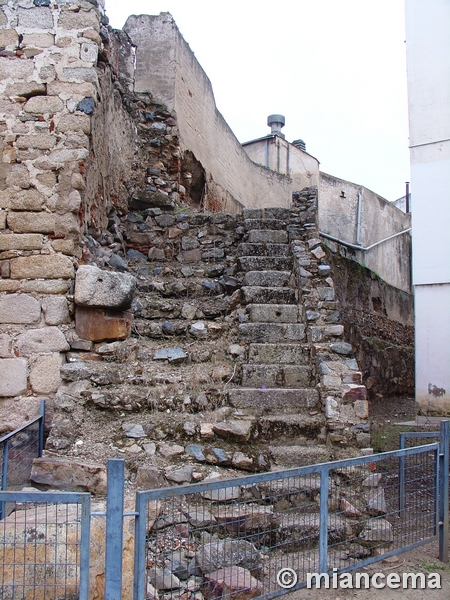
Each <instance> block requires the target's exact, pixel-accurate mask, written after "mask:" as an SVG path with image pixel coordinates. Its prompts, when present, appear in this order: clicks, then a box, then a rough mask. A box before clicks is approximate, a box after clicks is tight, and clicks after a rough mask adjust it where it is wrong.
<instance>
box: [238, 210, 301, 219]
mask: <svg viewBox="0 0 450 600" xmlns="http://www.w3.org/2000/svg"><path fill="white" fill-rule="evenodd" d="M242 216H243V217H244V219H268V218H272V219H286V220H287V221H289V219H290V218H291V211H290V210H289V208H281V207H277V206H273V207H270V208H244V209H243V211H242Z"/></svg>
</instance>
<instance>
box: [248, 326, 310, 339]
mask: <svg viewBox="0 0 450 600" xmlns="http://www.w3.org/2000/svg"><path fill="white" fill-rule="evenodd" d="M239 333H240V336H241V338H242V340H244V341H248V342H268V343H276V342H283V341H285V342H301V341H302V340H304V339H305V325H303V323H241V324H240V325H239Z"/></svg>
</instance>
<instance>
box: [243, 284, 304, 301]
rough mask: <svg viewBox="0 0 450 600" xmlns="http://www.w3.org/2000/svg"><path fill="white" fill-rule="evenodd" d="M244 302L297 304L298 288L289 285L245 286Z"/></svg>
mask: <svg viewBox="0 0 450 600" xmlns="http://www.w3.org/2000/svg"><path fill="white" fill-rule="evenodd" d="M241 293H242V302H243V303H244V304H296V303H297V299H298V294H297V290H294V289H292V288H288V287H283V288H282V287H263V286H243V287H242V288H241Z"/></svg>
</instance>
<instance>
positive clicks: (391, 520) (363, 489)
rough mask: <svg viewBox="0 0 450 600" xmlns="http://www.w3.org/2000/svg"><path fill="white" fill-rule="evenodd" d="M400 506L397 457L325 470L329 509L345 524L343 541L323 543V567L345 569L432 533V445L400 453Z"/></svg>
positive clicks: (434, 478) (434, 477)
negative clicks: (325, 563) (325, 546)
mask: <svg viewBox="0 0 450 600" xmlns="http://www.w3.org/2000/svg"><path fill="white" fill-rule="evenodd" d="M403 460H404V467H405V468H404V506H405V509H404V510H400V507H399V485H400V482H399V462H400V457H390V458H387V459H386V460H378V461H376V462H367V463H365V464H362V465H357V466H350V467H342V468H338V469H332V470H330V479H331V481H332V485H330V488H331V489H332V490H333V491H332V492H331V494H330V500H329V505H330V509H332V510H334V512H333V515H334V517H335V518H341V519H343V520H344V521H345V524H346V539H345V541H344V542H343V543H341V542H339V541H337V542H333V541H332V540H330V539H329V542H328V566H329V569H331V568H333V567H335V568H337V569H338V570H339V571H344V572H346V571H349V570H350V569H352V568H355V567H356V566H360V565H361V563H367V562H373V561H374V560H378V559H379V557H381V556H383V555H385V554H395V553H397V552H398V551H399V550H402V551H403V550H404V549H406V548H407V547H412V546H414V545H419V544H421V543H423V542H425V541H431V539H433V538H434V537H435V535H436V509H437V506H436V498H437V473H436V464H437V448H436V447H434V446H433V449H430V450H427V451H421V452H420V453H415V454H409V455H405V456H403Z"/></svg>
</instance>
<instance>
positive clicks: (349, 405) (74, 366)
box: [46, 188, 368, 487]
mask: <svg viewBox="0 0 450 600" xmlns="http://www.w3.org/2000/svg"><path fill="white" fill-rule="evenodd" d="M315 206H316V190H314V189H312V188H311V189H307V190H304V191H303V192H300V193H299V197H298V198H297V200H296V201H295V202H294V204H293V206H292V208H291V209H282V208H272V209H264V210H262V209H245V210H244V211H243V214H242V215H227V214H222V213H214V214H209V213H198V212H195V211H186V212H184V211H183V212H180V211H178V212H176V211H173V210H172V209H166V210H162V209H159V208H155V207H154V208H148V209H141V210H138V209H136V210H134V211H132V212H130V213H129V214H128V215H127V216H126V218H123V219H122V221H121V230H122V231H123V240H124V244H125V247H126V248H128V250H127V252H126V257H125V258H126V263H125V267H126V268H127V269H128V271H129V272H130V273H132V274H133V275H134V276H135V277H136V278H137V281H138V289H137V293H136V296H135V298H134V300H133V303H132V305H131V307H130V310H131V312H132V313H133V324H132V335H131V337H129V338H127V339H123V340H122V341H121V340H120V339H119V340H116V341H112V340H105V339H101V338H100V339H94V338H93V337H89V338H88V339H83V335H82V334H81V332H80V329H79V328H77V327H75V328H68V331H67V332H66V338H67V340H68V342H69V344H70V351H69V352H67V355H66V360H67V362H66V363H65V364H63V365H62V368H61V377H62V380H63V383H62V385H61V386H60V388H59V390H58V393H57V395H56V398H55V415H54V418H53V423H52V430H51V432H50V434H49V437H48V439H47V444H46V450H47V452H50V453H51V454H52V455H55V454H57V455H59V456H61V455H64V456H68V457H71V458H77V459H85V460H90V461H92V460H94V461H96V462H98V461H103V462H104V461H106V459H107V458H109V457H123V458H125V459H126V464H127V468H129V470H130V472H131V473H132V474H134V473H140V472H141V470H142V469H144V468H145V469H146V470H147V471H149V470H151V471H152V478H153V479H152V480H151V482H150V481H147V480H146V481H145V483H144V482H143V481H140V480H139V477H137V481H138V483H139V485H143V486H144V487H153V486H159V485H164V484H167V481H169V482H175V483H181V482H192V481H200V480H202V479H204V478H205V477H209V475H210V474H211V472H212V471H214V472H216V471H219V472H221V473H222V475H223V476H226V477H228V476H233V475H234V474H236V471H237V472H242V471H244V472H255V471H265V470H268V469H280V468H283V467H293V466H301V465H305V464H314V463H317V462H323V461H326V460H329V459H333V458H341V457H344V456H348V455H349V454H351V455H353V453H354V452H356V453H357V452H358V451H357V450H356V447H358V446H359V447H364V446H367V445H368V440H367V438H368V433H367V431H368V425H367V400H366V389H365V387H364V386H363V385H362V382H361V373H360V371H359V370H358V365H357V364H356V361H355V360H354V359H353V358H352V347H351V346H350V344H347V343H345V342H344V341H343V340H342V335H343V332H344V328H343V326H342V325H340V324H339V321H340V312H339V302H338V301H337V300H336V298H335V295H334V287H333V281H332V278H331V277H330V270H331V269H330V267H329V265H327V264H326V259H325V256H326V255H325V252H323V250H322V248H321V246H320V239H318V236H317V230H316V225H315V212H314V211H315ZM108 233H109V232H106V234H108ZM106 234H105V236H104V237H105V239H106V237H107V236H106ZM102 242H103V239H100V244H98V243H97V244H94V243H92V244H91V246H89V251H90V258H89V264H99V265H101V266H103V265H104V263H103V264H102V260H103V259H104V253H105V248H107V246H105V245H104V244H102ZM106 258H108V257H107V256H106ZM124 262H125V261H124ZM78 308H79V307H78V306H77V307H76V311H78ZM81 308H82V309H83V306H82V305H81ZM96 310H97V309H96ZM93 313H94V314H96V313H95V311H93ZM117 314H118V315H120V314H121V313H117ZM92 318H93V317H92ZM91 330H92V328H91V329H90V328H87V329H86V331H87V332H88V333H89V331H91ZM147 471H146V472H147ZM133 476H134V475H133ZM153 476H154V477H153Z"/></svg>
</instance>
